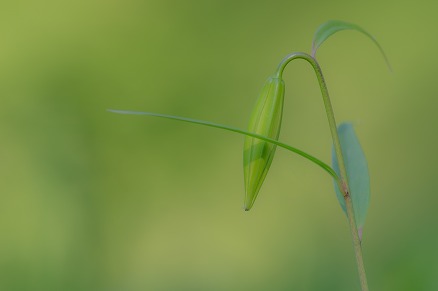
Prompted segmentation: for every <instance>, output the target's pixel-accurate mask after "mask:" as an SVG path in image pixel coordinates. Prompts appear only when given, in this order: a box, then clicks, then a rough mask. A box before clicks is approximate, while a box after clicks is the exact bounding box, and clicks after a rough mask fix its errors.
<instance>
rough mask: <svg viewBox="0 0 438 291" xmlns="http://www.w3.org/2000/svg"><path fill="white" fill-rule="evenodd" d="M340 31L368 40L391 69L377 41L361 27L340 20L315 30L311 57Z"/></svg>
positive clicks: (329, 22)
mask: <svg viewBox="0 0 438 291" xmlns="http://www.w3.org/2000/svg"><path fill="white" fill-rule="evenodd" d="M341 30H355V31H358V32H360V33H362V34H364V35H366V36H367V37H368V38H370V39H371V40H372V41H373V42H374V44H375V45H376V46H377V47H378V48H379V50H380V52H381V53H382V55H383V57H384V58H385V62H386V64H387V65H388V67H389V69H391V65H390V64H389V61H388V58H387V57H386V54H385V52H384V51H383V49H382V47H381V46H380V44H379V43H378V42H377V40H376V39H375V38H374V37H373V36H372V35H371V34H369V33H368V32H367V31H366V30H364V29H363V28H362V27H360V26H358V25H356V24H352V23H348V22H344V21H340V20H329V21H327V22H326V23H323V24H322V25H321V26H320V27H319V28H318V29H317V30H316V32H315V35H314V37H313V42H312V56H313V57H315V55H316V51H317V50H318V48H319V47H320V46H321V44H322V43H323V42H324V41H325V40H326V39H327V38H329V37H330V36H332V35H333V34H335V33H336V32H338V31H341Z"/></svg>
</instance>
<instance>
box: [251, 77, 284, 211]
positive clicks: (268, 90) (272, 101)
mask: <svg viewBox="0 0 438 291" xmlns="http://www.w3.org/2000/svg"><path fill="white" fill-rule="evenodd" d="M283 101H284V82H283V80H282V79H280V78H276V77H270V78H269V79H268V80H267V81H266V83H265V85H264V87H263V91H262V93H261V94H260V96H259V98H258V99H257V102H256V104H255V107H254V109H253V111H252V114H251V119H250V122H249V127H248V130H249V131H250V132H253V133H257V134H260V135H263V136H266V137H269V138H272V139H278V136H279V134H280V127H281V119H282V115H283ZM275 149H276V145H273V144H271V143H268V142H265V141H262V140H260V139H257V138H253V137H249V136H246V137H245V144H244V153H243V167H244V176H245V202H244V203H245V205H244V207H245V210H246V211H248V210H250V209H251V207H252V205H253V204H254V201H255V199H256V198H257V194H258V192H259V190H260V187H261V186H262V184H263V181H264V180H265V177H266V174H267V173H268V170H269V167H270V166H271V163H272V159H273V157H274V154H275Z"/></svg>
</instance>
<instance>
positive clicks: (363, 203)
mask: <svg viewBox="0 0 438 291" xmlns="http://www.w3.org/2000/svg"><path fill="white" fill-rule="evenodd" d="M338 134H339V139H340V142H341V149H342V155H343V157H344V162H345V167H346V171H347V180H348V186H349V187H350V195H351V200H352V202H353V208H354V216H355V219H356V225H357V228H358V230H359V235H360V236H362V228H363V226H364V223H365V217H366V214H367V210H368V206H369V201H370V177H369V173H368V163H367V160H366V158H365V155H364V153H363V150H362V148H361V146H360V143H359V140H358V138H357V136H356V134H355V132H354V128H353V126H352V125H351V124H350V123H342V124H340V125H339V126H338ZM332 163H333V169H334V170H335V172H336V173H337V174H338V175H339V165H338V160H337V158H336V153H335V151H334V149H333V150H332ZM334 184H335V191H336V196H337V198H338V200H339V203H340V204H341V207H342V209H343V210H344V212H346V209H345V200H344V197H343V195H342V193H341V191H340V189H339V187H338V183H337V181H335V183H334Z"/></svg>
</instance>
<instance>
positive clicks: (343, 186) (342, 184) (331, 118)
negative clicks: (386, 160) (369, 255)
mask: <svg viewBox="0 0 438 291" xmlns="http://www.w3.org/2000/svg"><path fill="white" fill-rule="evenodd" d="M295 59H304V60H306V61H307V62H308V63H310V65H311V66H312V67H313V70H314V71H315V73H316V77H317V79H318V83H319V87H320V89H321V94H322V99H323V101H324V107H325V111H326V114H327V119H328V123H329V127H330V132H331V135H332V140H333V146H334V149H335V153H336V158H337V160H338V165H339V174H340V177H339V180H338V181H337V183H338V185H339V189H340V190H341V191H342V193H343V196H344V200H345V206H346V209H347V218H348V222H349V226H350V232H351V236H352V239H353V246H354V251H355V254H356V263H357V268H358V272H359V279H360V283H361V288H362V291H368V283H367V278H366V273H365V267H364V264H363V258H362V247H361V242H360V238H359V233H358V231H357V226H356V221H355V216H354V209H353V202H352V200H351V196H350V189H349V187H348V177H347V170H346V168H345V162H344V157H343V155H342V149H341V143H340V141H339V135H338V130H337V126H336V120H335V114H334V112H333V107H332V104H331V102H330V96H329V93H328V89H327V85H326V83H325V80H324V76H323V74H322V71H321V67H320V66H319V64H318V62H317V61H316V59H315V58H314V57H312V56H310V55H308V54H306V53H302V52H295V53H292V54H289V55H288V56H286V57H285V58H284V59H283V60H282V61H281V63H280V65H279V66H278V69H277V72H276V77H278V78H281V77H282V75H283V71H284V68H285V67H286V66H287V64H288V63H289V62H291V61H292V60H295Z"/></svg>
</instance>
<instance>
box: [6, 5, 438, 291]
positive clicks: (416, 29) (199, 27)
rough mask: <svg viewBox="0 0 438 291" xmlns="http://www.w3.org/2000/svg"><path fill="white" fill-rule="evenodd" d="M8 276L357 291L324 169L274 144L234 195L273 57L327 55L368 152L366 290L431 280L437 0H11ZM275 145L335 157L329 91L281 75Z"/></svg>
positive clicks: (26, 286) (340, 99) (437, 219)
mask: <svg viewBox="0 0 438 291" xmlns="http://www.w3.org/2000/svg"><path fill="white" fill-rule="evenodd" d="M0 6H1V7H0V36H1V37H0V39H1V45H0V177H1V179H0V181H1V186H0V189H1V190H0V290H5V291H13V290H124V291H125V290H129V291H130V290H133V291H134V290H154V291H155V290H157V291H167V290H177V291H178V290H213V291H216V290H218V291H219V290H221V291H222V290H359V282H358V278H357V271H356V266H355V260H354V253H353V248H352V244H351V239H350V234H349V230H348V225H347V221H346V219H345V216H344V214H343V213H342V211H341V209H340V207H339V205H338V202H337V200H336V198H335V194H334V190H333V188H332V187H333V185H332V181H331V180H330V177H329V176H328V175H327V174H325V173H324V172H323V171H321V170H320V169H319V168H317V167H315V166H314V165H312V164H310V163H309V162H308V161H306V160H304V159H302V158H300V157H298V156H295V155H293V154H290V153H289V152H286V151H284V150H282V149H279V150H278V151H277V155H276V157H275V159H274V162H273V165H272V167H271V170H270V173H269V175H268V177H267V179H266V181H265V184H264V186H263V188H262V190H261V193H260V195H259V197H258V200H257V201H256V204H255V206H254V208H253V209H252V210H251V211H250V212H244V211H243V209H242V206H243V194H244V186H243V170H242V146H243V137H242V136H240V135H236V134H233V133H228V132H225V131H220V130H216V129H211V128H204V127H201V126H197V125H189V124H181V123H178V122H174V121H167V120H162V119H156V118H152V117H141V116H123V115H116V114H112V113H109V112H106V109H107V108H115V109H127V110H141V111H154V112H161V113H168V114H175V115H182V116H188V117H193V118H198V119H205V120H210V121H214V122H219V123H223V124H228V125H233V126H236V127H241V128H245V127H246V122H247V120H248V118H249V115H250V111H251V108H252V105H253V104H254V101H255V98H256V97H257V96H258V94H259V91H260V89H261V87H262V85H263V83H264V81H265V80H266V78H267V77H268V76H269V75H270V74H272V73H273V72H274V70H275V68H276V66H277V64H278V63H279V61H280V60H281V59H282V58H283V57H284V56H285V55H286V54H288V53H290V52H293V51H305V52H309V51H310V46H311V40H312V36H313V33H314V31H315V30H316V28H317V27H318V26H319V25H320V24H321V23H323V22H325V21H326V20H329V19H339V20H344V21H349V22H354V23H357V24H359V25H361V26H362V27H364V28H365V29H366V30H368V31H369V32H371V33H372V34H373V35H374V36H375V37H376V38H377V39H378V40H379V41H380V43H381V45H382V46H383V47H384V49H385V50H386V53H387V54H388V57H389V59H390V62H391V64H392V66H393V71H392V72H389V70H388V69H387V67H386V66H385V62H384V60H383V58H382V57H381V55H379V51H378V50H377V49H376V47H375V46H374V45H373V43H372V42H370V41H369V40H368V39H366V37H364V36H363V35H360V34H358V33H356V32H350V31H345V32H342V33H339V34H337V35H335V36H333V37H332V38H331V39H330V40H329V41H328V42H327V43H325V44H324V45H323V46H322V47H321V49H320V51H319V54H318V59H319V62H320V64H321V66H322V69H323V71H324V73H325V77H326V79H327V82H328V86H329V90H330V93H331V96H332V102H333V106H334V109H335V113H336V117H337V120H338V121H351V122H353V123H354V124H355V127H356V131H357V134H358V136H359V138H360V140H361V143H362V146H363V149H364V151H365V153H366V155H367V157H368V161H369V169H370V174H371V181H372V185H371V186H372V200H371V206H370V209H369V213H368V217H367V223H366V225H365V229H364V240H363V248H364V260H365V265H366V269H367V273H368V280H369V285H370V289H371V290H417V291H418V290H438V247H437V245H438V231H437V223H438V212H437V205H438V194H437V181H438V179H437V178H436V174H437V162H438V160H437V154H436V149H437V148H438V138H437V126H438V116H437V109H438V98H437V96H438V89H437V86H436V84H437V71H438V70H437V64H438V56H437V54H436V52H437V51H438V41H437V36H438V32H437V27H438V20H437V18H436V11H437V10H438V4H437V3H436V2H435V1H420V2H415V3H414V2H410V1H405V2H403V1H395V0H391V1H359V2H357V1H344V0H334V1H279V0H273V1H228V0H226V1H224V0H221V1H219V0H215V1H195V0H186V1H176V0H174V1H169V0H164V1H163V0H160V1H153V0H146V1H136V0H124V1H121V0H108V1H94V0H91V1H90V0H88V1H1V3H0ZM285 81H286V101H285V102H286V103H285V117H284V126H283V131H282V133H281V140H282V141H284V142H287V143H289V144H291V145H294V146H296V147H298V148H301V149H305V150H307V151H308V152H310V153H312V154H314V155H316V156H317V157H320V158H321V159H322V160H324V161H326V162H329V161H330V151H331V139H330V135H329V130H328V126H327V123H326V116H325V114H324V108H323V104H322V101H321V97H320V93H319V89H318V85H317V82H316V79H315V76H314V73H313V71H312V70H311V68H310V67H309V66H308V65H307V64H306V63H305V62H304V61H296V62H293V63H291V64H290V65H289V66H288V68H287V69H286V72H285Z"/></svg>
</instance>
